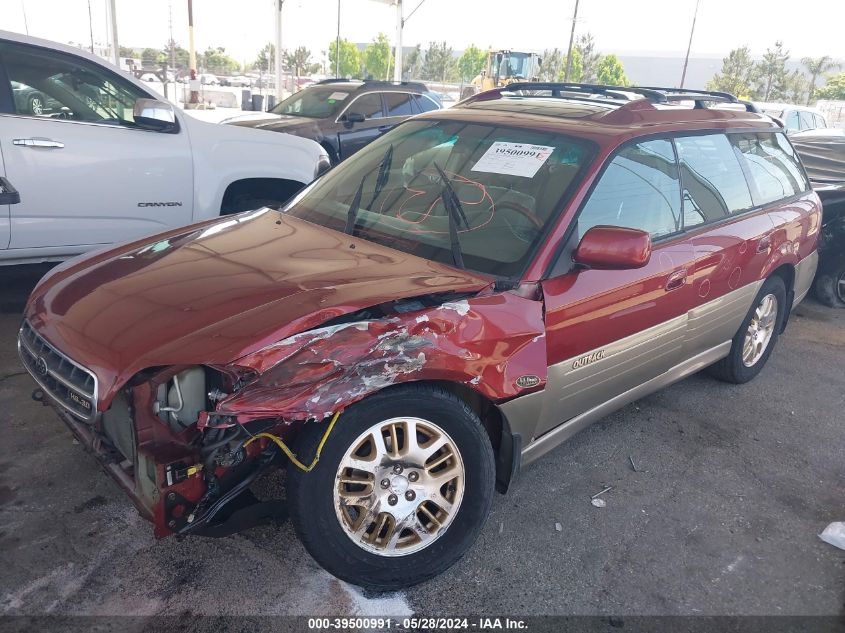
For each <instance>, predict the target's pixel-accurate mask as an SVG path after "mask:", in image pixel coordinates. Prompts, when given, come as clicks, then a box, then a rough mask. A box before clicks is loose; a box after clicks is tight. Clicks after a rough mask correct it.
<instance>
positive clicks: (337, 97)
mask: <svg viewBox="0 0 845 633" xmlns="http://www.w3.org/2000/svg"><path fill="white" fill-rule="evenodd" d="M348 96H349V93H348V92H333V93H331V94H330V95H329V101H343V100H344V99H346V97H348Z"/></svg>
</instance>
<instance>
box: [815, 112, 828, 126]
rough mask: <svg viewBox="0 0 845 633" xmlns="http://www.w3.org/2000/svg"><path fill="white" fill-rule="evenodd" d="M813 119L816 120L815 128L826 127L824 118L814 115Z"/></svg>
mask: <svg viewBox="0 0 845 633" xmlns="http://www.w3.org/2000/svg"><path fill="white" fill-rule="evenodd" d="M813 117H814V118H815V120H816V127H817V128H825V127H827V121H825V120H824V117H823V116H822V115H820V114H814V115H813Z"/></svg>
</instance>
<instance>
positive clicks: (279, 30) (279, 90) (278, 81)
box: [275, 0, 285, 101]
mask: <svg viewBox="0 0 845 633" xmlns="http://www.w3.org/2000/svg"><path fill="white" fill-rule="evenodd" d="M275 4H276V99H277V101H281V100H282V7H283V6H284V4H285V0H276V2H275Z"/></svg>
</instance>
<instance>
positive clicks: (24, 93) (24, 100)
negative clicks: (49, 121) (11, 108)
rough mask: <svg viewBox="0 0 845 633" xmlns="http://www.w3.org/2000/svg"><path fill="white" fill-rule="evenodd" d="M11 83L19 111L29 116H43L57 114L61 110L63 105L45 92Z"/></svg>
mask: <svg viewBox="0 0 845 633" xmlns="http://www.w3.org/2000/svg"><path fill="white" fill-rule="evenodd" d="M11 83H12V94H13V95H14V99H15V108H17V109H18V110H20V111H23V112H26V113H27V114H34V115H36V116H40V115H42V114H49V113H51V112H57V111H59V110H60V109H61V105H60V104H59V103H58V102H57V101H56V100H55V99H51V98H50V97H48V96H47V95H45V94H44V93H43V92H40V91H38V90H36V89H35V88H32V87H30V86H27V85H26V84H22V83H20V82H19V81H13V82H11Z"/></svg>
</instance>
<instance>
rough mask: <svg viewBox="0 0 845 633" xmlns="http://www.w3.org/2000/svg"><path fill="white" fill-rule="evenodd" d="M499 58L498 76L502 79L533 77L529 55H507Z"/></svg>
mask: <svg viewBox="0 0 845 633" xmlns="http://www.w3.org/2000/svg"><path fill="white" fill-rule="evenodd" d="M497 57H499V72H498V75H499V76H500V77H516V78H518V79H528V78H530V77H531V68H530V66H531V55H530V54H529V53H507V54H504V55H498V56H497ZM494 74H495V73H494Z"/></svg>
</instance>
